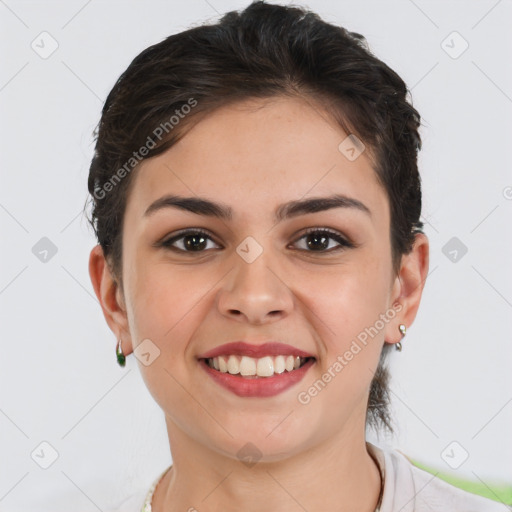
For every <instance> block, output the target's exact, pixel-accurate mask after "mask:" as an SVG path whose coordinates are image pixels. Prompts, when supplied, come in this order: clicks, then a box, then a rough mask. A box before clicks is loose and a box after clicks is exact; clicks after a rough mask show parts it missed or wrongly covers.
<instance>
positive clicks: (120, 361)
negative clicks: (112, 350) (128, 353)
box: [116, 338, 126, 366]
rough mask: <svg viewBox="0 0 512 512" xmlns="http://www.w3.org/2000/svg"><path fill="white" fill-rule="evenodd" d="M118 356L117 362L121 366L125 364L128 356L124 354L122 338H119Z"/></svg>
mask: <svg viewBox="0 0 512 512" xmlns="http://www.w3.org/2000/svg"><path fill="white" fill-rule="evenodd" d="M116 356H117V363H118V364H119V366H125V364H126V357H125V355H124V354H123V349H122V348H121V338H119V342H118V344H117V347H116Z"/></svg>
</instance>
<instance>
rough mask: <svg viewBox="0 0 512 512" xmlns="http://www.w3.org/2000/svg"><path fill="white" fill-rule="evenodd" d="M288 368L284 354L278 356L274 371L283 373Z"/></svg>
mask: <svg viewBox="0 0 512 512" xmlns="http://www.w3.org/2000/svg"><path fill="white" fill-rule="evenodd" d="M285 369H286V363H285V361H284V356H277V357H275V358H274V373H283V372H284V371H285Z"/></svg>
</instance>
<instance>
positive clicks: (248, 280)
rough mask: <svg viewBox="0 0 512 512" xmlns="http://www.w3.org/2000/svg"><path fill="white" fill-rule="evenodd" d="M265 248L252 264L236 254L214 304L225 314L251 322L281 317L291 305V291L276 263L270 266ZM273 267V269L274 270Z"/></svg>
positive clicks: (257, 322)
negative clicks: (231, 269) (231, 268)
mask: <svg viewBox="0 0 512 512" xmlns="http://www.w3.org/2000/svg"><path fill="white" fill-rule="evenodd" d="M264 255H265V251H264V252H263V253H262V254H261V255H260V256H259V257H258V258H257V259H256V260H255V261H253V262H252V263H248V262H246V261H244V260H243V259H242V258H239V257H238V256H237V261H236V262H235V264H234V268H233V271H232V272H230V273H229V274H228V276H227V277H226V281H225V284H224V286H223V287H222V289H221V290H219V293H218V299H217V305H218V308H219V311H220V312H221V314H223V315H224V316H228V317H230V318H231V319H236V320H238V321H241V322H246V323H251V324H256V325H257V324H264V323H268V322H272V321H276V320H278V319H282V318H284V317H286V316H287V315H289V314H290V312H291V310H292V308H293V293H292V291H291V289H290V288H289V286H288V284H287V283H286V276H284V275H281V274H282V272H280V271H279V267H278V265H275V264H274V265H272V268H271V267H270V265H269V261H268V259H267V258H266V257H264ZM274 268H275V269H276V270H274Z"/></svg>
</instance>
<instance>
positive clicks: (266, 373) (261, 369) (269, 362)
mask: <svg viewBox="0 0 512 512" xmlns="http://www.w3.org/2000/svg"><path fill="white" fill-rule="evenodd" d="M256 375H258V377H271V376H272V375H274V360H273V359H272V358H271V357H270V356H265V357H262V358H261V359H258V366H257V367H256Z"/></svg>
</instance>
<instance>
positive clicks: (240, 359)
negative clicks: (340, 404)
mask: <svg viewBox="0 0 512 512" xmlns="http://www.w3.org/2000/svg"><path fill="white" fill-rule="evenodd" d="M310 360H313V361H314V360H315V358H314V357H299V356H292V355H286V356H285V355H278V356H265V357H260V358H253V357H249V356H238V355H229V356H228V355H226V356H217V357H208V358H203V359H201V361H204V362H205V364H207V365H208V366H209V367H210V368H212V369H213V370H216V371H218V372H219V373H229V374H231V375H233V376H238V377H242V378H246V379H260V378H268V377H274V376H278V375H281V374H287V373H291V372H293V371H295V370H297V369H299V368H301V367H302V366H304V365H305V364H306V363H307V362H308V361H310Z"/></svg>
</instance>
